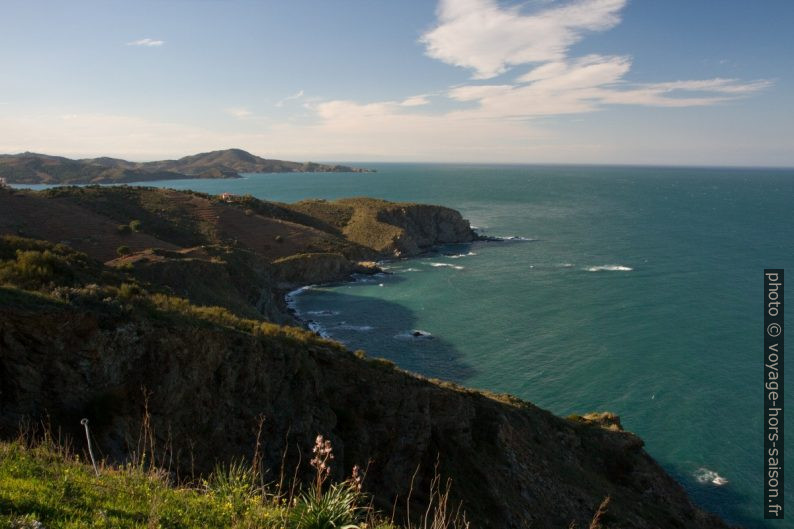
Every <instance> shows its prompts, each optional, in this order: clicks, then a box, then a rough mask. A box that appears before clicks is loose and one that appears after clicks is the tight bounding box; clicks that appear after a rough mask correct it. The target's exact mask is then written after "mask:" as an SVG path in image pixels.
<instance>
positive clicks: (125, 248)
mask: <svg viewBox="0 0 794 529" xmlns="http://www.w3.org/2000/svg"><path fill="white" fill-rule="evenodd" d="M116 253H117V254H119V255H129V254H130V253H132V252H131V250H130V247H129V246H124V245H121V246H119V247H118V248H116Z"/></svg>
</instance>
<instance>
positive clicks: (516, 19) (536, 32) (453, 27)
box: [421, 0, 626, 79]
mask: <svg viewBox="0 0 794 529" xmlns="http://www.w3.org/2000/svg"><path fill="white" fill-rule="evenodd" d="M625 4H626V0H578V1H576V2H572V3H568V4H566V5H563V6H559V7H552V8H547V9H542V10H540V11H537V12H535V13H532V14H528V15H525V14H522V13H521V10H520V8H519V7H510V8H502V7H500V6H499V5H498V4H497V2H495V1H494V0H441V2H440V3H439V6H438V10H437V12H438V25H437V26H436V27H435V28H433V29H432V30H430V31H428V32H427V33H425V34H424V35H423V36H422V38H421V42H422V43H424V44H425V46H426V53H427V55H428V56H430V57H432V58H434V59H438V60H440V61H443V62H445V63H447V64H452V65H454V66H461V67H464V68H469V69H472V70H474V75H473V77H474V78H475V79H488V78H491V77H495V76H497V75H499V74H502V73H504V72H506V71H507V70H508V69H509V68H510V67H512V66H517V65H520V64H527V63H533V62H534V63H539V62H547V61H556V60H560V59H562V58H563V57H564V56H565V55H566V53H567V51H568V49H569V48H570V46H571V45H573V44H575V43H576V42H578V41H579V40H581V39H582V37H583V36H584V33H585V32H587V31H603V30H606V29H610V28H612V27H614V26H615V25H616V24H618V23H619V22H620V16H619V12H620V10H621V9H622V8H623V6H624V5H625Z"/></svg>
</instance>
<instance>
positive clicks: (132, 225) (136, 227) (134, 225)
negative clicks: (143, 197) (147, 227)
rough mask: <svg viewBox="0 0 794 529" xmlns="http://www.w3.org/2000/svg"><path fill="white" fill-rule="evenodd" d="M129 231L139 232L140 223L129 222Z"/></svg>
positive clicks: (135, 221)
mask: <svg viewBox="0 0 794 529" xmlns="http://www.w3.org/2000/svg"><path fill="white" fill-rule="evenodd" d="M130 229H131V230H132V231H141V221H139V220H137V219H136V220H131V221H130Z"/></svg>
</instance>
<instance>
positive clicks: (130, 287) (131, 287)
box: [119, 283, 141, 300]
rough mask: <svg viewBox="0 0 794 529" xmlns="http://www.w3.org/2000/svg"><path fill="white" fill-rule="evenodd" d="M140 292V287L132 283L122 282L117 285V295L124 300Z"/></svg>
mask: <svg viewBox="0 0 794 529" xmlns="http://www.w3.org/2000/svg"><path fill="white" fill-rule="evenodd" d="M140 294H141V289H140V287H138V285H135V284H133V283H123V284H122V285H121V286H120V287H119V297H120V298H121V299H124V300H130V299H133V298H134V297H136V296H139V295H140Z"/></svg>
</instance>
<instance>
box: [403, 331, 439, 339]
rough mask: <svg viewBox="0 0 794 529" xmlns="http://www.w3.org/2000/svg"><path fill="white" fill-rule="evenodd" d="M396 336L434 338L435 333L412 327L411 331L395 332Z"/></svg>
mask: <svg viewBox="0 0 794 529" xmlns="http://www.w3.org/2000/svg"><path fill="white" fill-rule="evenodd" d="M394 337H395V338H397V339H398V340H432V339H433V335H432V334H430V333H429V332H427V331H423V330H421V329H411V330H410V331H405V332H402V333H400V334H395V335H394Z"/></svg>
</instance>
